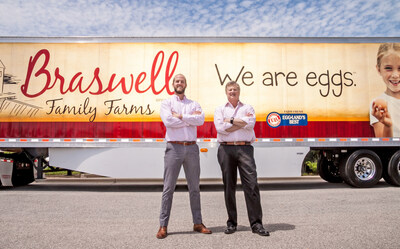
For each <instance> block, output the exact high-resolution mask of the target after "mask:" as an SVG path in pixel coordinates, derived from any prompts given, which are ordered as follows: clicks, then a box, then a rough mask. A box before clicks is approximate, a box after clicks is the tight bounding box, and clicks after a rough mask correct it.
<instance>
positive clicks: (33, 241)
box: [0, 178, 400, 249]
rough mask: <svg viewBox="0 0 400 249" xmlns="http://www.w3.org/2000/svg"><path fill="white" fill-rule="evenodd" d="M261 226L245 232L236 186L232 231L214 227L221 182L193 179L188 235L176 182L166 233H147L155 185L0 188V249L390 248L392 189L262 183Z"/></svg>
mask: <svg viewBox="0 0 400 249" xmlns="http://www.w3.org/2000/svg"><path fill="white" fill-rule="evenodd" d="M260 187H261V199H262V206H263V211H264V225H265V227H266V228H267V229H268V230H269V231H271V236H270V237H261V236H258V235H256V234H253V233H251V230H250V227H249V224H248V220H247V214H246V208H245V203H244V197H243V192H242V191H241V190H239V191H238V192H237V204H238V212H239V217H238V222H239V227H238V231H237V232H236V233H234V234H231V235H225V234H224V233H223V230H224V227H225V221H226V211H225V206H224V201H223V192H222V186H221V185H220V184H219V183H216V184H213V183H205V184H202V186H201V189H202V192H201V198H202V199H201V201H202V210H203V219H204V223H205V225H206V226H207V227H209V228H210V229H211V230H212V231H213V234H211V235H204V234H198V233H195V232H192V222H191V214H190V208H189V202H188V193H187V191H186V187H185V185H184V184H181V185H179V186H178V188H177V192H175V195H174V202H173V206H172V216H171V220H170V224H169V227H168V229H169V236H168V237H167V238H166V239H164V240H158V239H156V237H155V235H156V232H157V230H158V226H159V225H158V215H159V209H160V201H161V188H162V186H161V184H160V183H146V184H144V183H140V182H139V183H138V182H129V181H127V182H119V181H118V180H117V181H96V180H93V179H92V180H91V181H80V180H78V181H76V180H74V181H62V180H50V179H48V180H44V181H41V182H36V183H32V184H31V185H29V186H24V187H18V188H0V248H346V249H347V248H360V249H366V248H373V249H376V248H393V249H394V248H396V249H397V248H400V229H399V224H400V210H399V207H400V188H396V187H392V186H390V185H388V184H386V183H385V182H384V181H381V182H380V183H379V184H378V185H377V186H375V187H374V188H370V189H356V188H352V187H349V186H347V185H345V184H331V183H326V182H324V181H322V180H320V179H319V178H302V179H301V180H299V179H297V180H290V181H288V180H268V181H262V182H261V184H260Z"/></svg>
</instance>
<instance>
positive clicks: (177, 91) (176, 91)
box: [174, 87, 185, 94]
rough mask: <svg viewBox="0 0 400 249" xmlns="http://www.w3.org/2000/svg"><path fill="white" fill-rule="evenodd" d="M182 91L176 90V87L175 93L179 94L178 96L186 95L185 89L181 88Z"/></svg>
mask: <svg viewBox="0 0 400 249" xmlns="http://www.w3.org/2000/svg"><path fill="white" fill-rule="evenodd" d="M181 89H182V90H178V88H176V87H174V91H175V93H177V94H184V93H185V88H183V87H182V88H181Z"/></svg>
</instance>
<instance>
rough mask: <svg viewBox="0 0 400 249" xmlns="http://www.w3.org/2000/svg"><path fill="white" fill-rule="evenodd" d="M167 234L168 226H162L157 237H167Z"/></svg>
mask: <svg viewBox="0 0 400 249" xmlns="http://www.w3.org/2000/svg"><path fill="white" fill-rule="evenodd" d="M167 235H168V233H167V227H160V229H158V233H157V235H156V237H157V239H164V238H165V237H167Z"/></svg>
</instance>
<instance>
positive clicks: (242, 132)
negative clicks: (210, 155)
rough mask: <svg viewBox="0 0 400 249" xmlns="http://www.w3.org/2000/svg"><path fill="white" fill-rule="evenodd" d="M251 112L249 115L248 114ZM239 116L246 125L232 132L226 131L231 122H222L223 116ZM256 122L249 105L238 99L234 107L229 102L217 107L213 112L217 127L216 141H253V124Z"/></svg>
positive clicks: (254, 138) (254, 137)
mask: <svg viewBox="0 0 400 249" xmlns="http://www.w3.org/2000/svg"><path fill="white" fill-rule="evenodd" d="M248 114H251V115H248ZM231 117H234V118H240V119H241V120H243V121H244V122H246V123H247V125H246V126H244V127H242V128H241V129H239V130H236V131H233V132H227V131H226V129H229V128H231V127H232V126H233V124H231V123H227V122H224V119H225V118H229V119H230V118H231ZM255 124H256V114H255V111H254V109H253V107H251V106H250V105H246V104H243V103H242V102H240V101H239V103H238V105H237V106H236V108H234V107H233V105H232V104H231V103H229V102H227V103H226V104H225V105H222V106H219V107H217V109H215V113H214V125H215V128H216V129H217V140H218V142H238V141H246V142H254V141H255V140H256V135H255V133H254V125H255Z"/></svg>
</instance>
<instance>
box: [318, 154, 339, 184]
mask: <svg viewBox="0 0 400 249" xmlns="http://www.w3.org/2000/svg"><path fill="white" fill-rule="evenodd" d="M317 171H318V174H319V176H320V177H321V178H322V179H324V180H325V181H327V182H330V183H341V182H343V179H342V177H341V176H340V174H339V168H338V167H337V166H335V165H334V164H333V162H332V161H328V159H327V158H326V157H324V156H321V157H320V159H319V160H318V163H317Z"/></svg>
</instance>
